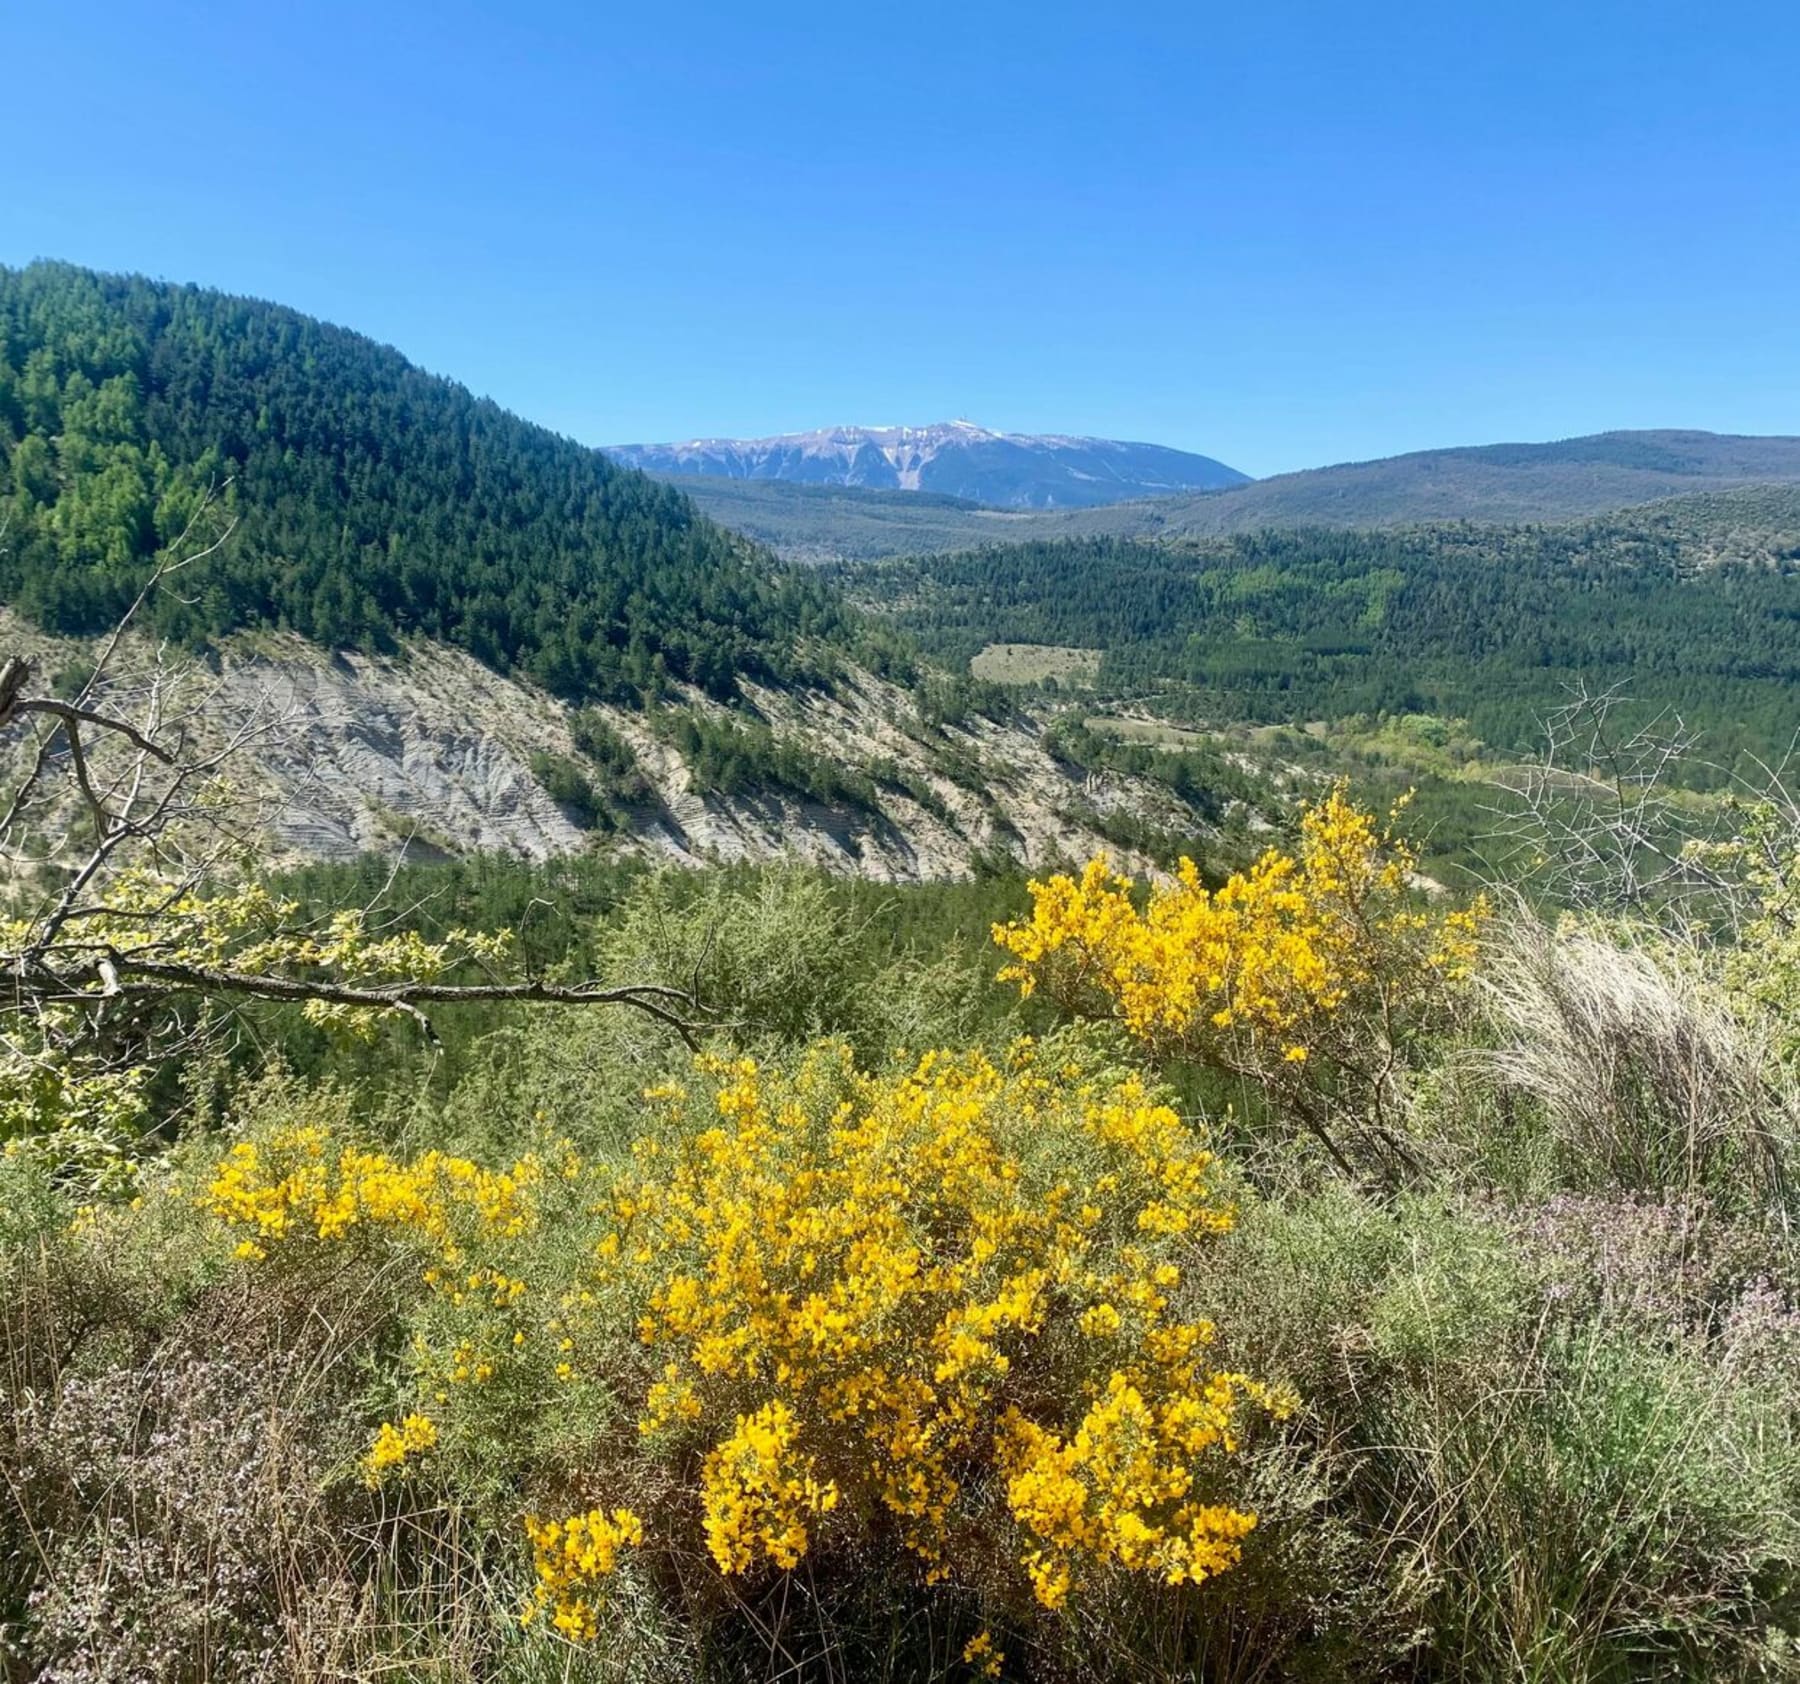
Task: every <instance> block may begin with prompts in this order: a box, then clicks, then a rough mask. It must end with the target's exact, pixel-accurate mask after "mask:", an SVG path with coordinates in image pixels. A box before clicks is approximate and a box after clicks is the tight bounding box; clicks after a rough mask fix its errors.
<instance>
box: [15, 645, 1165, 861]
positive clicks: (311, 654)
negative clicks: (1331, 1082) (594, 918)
mask: <svg viewBox="0 0 1800 1684" xmlns="http://www.w3.org/2000/svg"><path fill="white" fill-rule="evenodd" d="M0 632H4V633H5V634H6V636H7V638H8V640H9V641H10V642H16V643H19V645H20V647H21V648H22V649H23V648H24V647H25V644H26V642H30V643H31V645H32V648H31V652H32V653H33V654H34V655H35V656H36V657H37V658H38V659H39V661H40V662H50V663H55V662H57V661H60V660H68V659H71V658H79V655H80V653H81V652H80V650H79V649H77V648H75V647H74V646H73V645H59V644H58V643H57V641H56V640H53V639H45V638H42V637H41V636H38V635H36V634H31V633H29V632H27V630H26V629H25V628H23V627H21V626H19V625H18V624H17V622H16V621H14V620H13V619H12V617H11V616H7V615H5V614H4V612H3V611H0ZM152 659H153V655H152V652H151V651H150V650H149V649H148V648H147V647H146V648H145V649H142V650H138V651H135V652H133V653H132V655H131V662H129V663H125V664H127V665H129V664H133V663H135V664H137V665H138V668H139V670H138V673H137V674H136V675H135V676H134V675H133V674H131V673H129V672H127V673H125V674H124V675H123V677H122V680H121V682H122V684H123V685H124V686H125V688H126V689H129V688H130V686H131V685H132V684H134V683H136V682H138V681H139V679H141V676H142V672H143V671H144V670H146V669H147V665H148V663H149V662H150V661H151V660H152ZM46 670H48V669H46ZM187 689H188V691H189V693H190V694H191V695H193V696H194V697H196V698H197V700H196V701H195V702H194V704H193V710H192V712H191V714H190V715H189V716H188V717H187V719H186V722H185V724H184V726H183V729H184V730H185V731H186V732H187V735H188V740H189V741H190V742H195V743H201V744H208V745H216V744H217V743H219V742H222V741H226V740H231V739H239V738H241V739H242V740H243V743H244V747H243V749H242V751H241V753H240V754H239V756H238V759H237V762H236V769H235V771H234V773H233V778H234V782H235V783H237V784H240V785H242V786H243V787H244V788H245V790H246V791H247V792H248V793H251V794H253V795H254V796H255V797H256V805H257V809H258V811H259V814H260V815H261V816H260V823H261V825H262V829H263V832H264V834H265V835H266V836H267V839H268V844H269V849H270V854H271V857H272V858H277V859H280V858H287V859H327V860H333V859H335V860H346V859H353V858H355V857H357V856H359V855H363V854H370V853H373V854H382V855H388V856H390V857H393V856H398V857H402V858H414V859H430V858H439V857H449V856H453V855H460V854H470V853H478V852H499V853H508V854H512V855H514V856H516V857H519V858H523V859H530V860H547V859H551V858H554V857H556V856H558V855H566V854H572V853H576V852H579V851H582V850H584V849H588V848H591V847H594V846H608V847H613V848H617V849H619V850H622V851H626V852H635V853H638V854H641V855H645V856H648V857H650V858H653V859H660V860H664V861H667V862H669V863H671V864H678V865H692V866H698V865H704V864H708V863H714V862H729V861H738V860H743V861H756V860H768V859H776V858H781V857H789V858H799V859H803V860H806V861H809V862H811V863H813V864H816V865H819V866H821V867H823V868H825V869H827V870H831V871H837V872H841V873H845V874H854V875H861V876H866V877H870V878H873V879H876V880H880V881H889V882H904V881H916V880H920V879H926V878H951V877H963V876H968V875H969V874H971V873H972V872H973V870H974V869H975V866H976V863H977V861H978V860H981V859H983V858H991V857H993V856H995V855H996V854H1006V855H1009V856H1011V857H1012V858H1014V859H1016V860H1018V861H1019V862H1020V863H1021V864H1024V865H1026V866H1029V867H1033V868H1035V867H1040V866H1046V865H1049V864H1052V863H1060V862H1064V861H1068V860H1072V859H1079V858H1083V857H1086V856H1087V855H1089V854H1092V853H1093V852H1095V851H1097V850H1098V849H1100V848H1102V847H1104V846H1106V844H1105V842H1104V840H1103V838H1102V837H1101V835H1100V834H1099V831H1098V829H1097V825H1098V824H1099V822H1100V821H1101V820H1102V819H1103V818H1104V817H1106V816H1109V815H1112V814H1115V813H1129V814H1132V815H1134V816H1136V817H1140V818H1143V819H1145V820H1147V821H1148V822H1149V823H1151V824H1152V825H1156V826H1161V827H1164V828H1168V829H1179V830H1182V831H1184V832H1186V833H1192V832H1194V831H1195V830H1196V829H1197V828H1198V826H1197V825H1196V822H1195V820H1194V817H1193V815H1192V814H1191V813H1190V812H1188V811H1187V810H1186V809H1185V808H1183V807H1182V806H1181V804H1180V803H1179V802H1178V801H1177V800H1176V799H1175V798H1174V797H1173V796H1172V795H1171V793H1170V792H1169V790H1168V789H1167V788H1166V787H1165V786H1163V785H1160V784H1157V783H1155V782H1152V781H1150V780H1145V779H1134V778H1128V777H1123V776H1119V775H1115V774H1105V775H1101V776H1086V775H1082V774H1073V775H1072V774H1071V772H1070V771H1069V769H1067V768H1066V767H1064V766H1063V765H1061V764H1060V763H1059V762H1057V761H1056V760H1055V759H1054V758H1053V757H1052V756H1051V755H1050V754H1049V753H1048V752H1047V751H1046V750H1045V749H1044V747H1043V744H1042V742H1041V740H1040V736H1039V732H1038V729H1037V727H1036V726H1035V725H1033V724H1031V723H1029V722H1021V723H1010V724H998V723H996V722H994V721H992V720H987V719H972V720H970V721H969V722H968V723H967V724H966V725H964V726H960V727H927V726H926V725H925V724H924V722H923V721H922V720H921V719H920V717H919V715H918V713H917V711H916V708H915V706H914V703H913V700H912V698H911V696H910V695H909V694H908V693H907V692H905V691H903V690H901V689H899V688H897V687H896V686H894V685H891V684H889V683H886V682H885V681H883V680H880V679H877V678H875V677H873V676H872V675H870V674H867V673H856V674H852V675H851V676H850V678H849V679H848V680H846V681H845V682H844V683H842V684H841V685H840V686H839V687H838V689H837V691H836V692H835V693H831V694H826V693H822V692H804V693H800V692H785V691H776V690H764V689H758V688H755V687H749V688H748V689H747V693H746V698H745V700H746V703H747V705H748V709H749V710H750V712H751V713H752V714H753V715H754V716H755V717H756V719H757V721H758V724H759V726H761V727H766V728H767V730H768V731H769V732H770V733H772V734H773V737H774V739H775V741H776V742H777V743H780V744H783V745H789V746H791V747H793V748H794V749H796V750H799V751H803V752H804V753H805V754H806V755H810V756H812V757H815V758H816V759H817V760H818V761H823V762H829V763H831V764H832V765H833V766H836V767H838V768H841V769H843V770H845V771H847V772H851V773H854V774H856V775H857V777H858V778H859V779H860V782H861V785H862V787H863V788H864V790H865V792H866V791H873V794H872V795H869V794H866V793H865V796H864V797H863V798H862V799H859V800H856V801H854V802H852V801H842V802H829V803H828V802H824V801H819V800H814V799H810V798H806V797H803V796H800V795H798V794H796V793H795V792H794V791H792V790H790V789H787V788H784V787H780V786H770V787H767V788H760V789H752V790H749V791H742V790H740V791H738V792H736V793H733V794H730V795H727V794H725V793H723V792H721V791H718V790H715V789H710V788H708V787H707V786H706V785H705V784H704V783H703V782H702V781H701V780H700V779H699V778H697V776H696V774H695V771H694V768H693V767H692V766H690V765H689V764H688V762H687V761H686V760H685V759H684V758H683V757H682V755H681V754H680V752H679V751H678V750H677V749H676V748H675V746H673V744H672V743H670V742H669V741H667V740H665V739H664V737H662V736H660V735H658V734H657V732H656V731H655V730H653V729H652V727H651V724H650V722H649V721H648V720H647V719H646V718H645V716H644V715H642V714H640V713H637V712H634V711H630V710H627V709H623V708H612V707H608V708H600V709H596V710H594V711H596V712H599V713H601V714H603V715H604V716H605V718H606V721H607V723H608V724H609V725H610V726H611V727H612V729H613V730H614V731H615V732H616V733H617V735H618V736H619V737H620V738H622V739H623V740H624V741H625V742H626V743H628V744H629V745H630V747H631V750H632V753H633V755H634V756H635V757H636V761H637V769H638V772H639V774H640V777H641V780H642V785H643V788H642V790H641V791H640V792H638V793H637V794H635V795H634V797H633V799H632V801H631V804H630V806H629V808H628V809H627V810H626V811H625V812H624V814H623V815H622V817H623V818H624V819H625V820H626V821H627V822H626V826H625V828H624V829H623V831H619V832H615V833H613V834H610V835H608V836H606V837H605V838H603V839H602V838H599V837H597V835H596V833H594V832H592V831H590V830H587V829H584V828H583V826H582V823H581V822H580V815H579V814H577V813H575V812H572V811H569V810H565V809H564V808H563V807H562V806H560V805H559V804H558V803H557V802H556V801H555V800H554V799H553V798H552V797H551V795H550V794H549V793H548V792H547V791H546V790H545V788H544V786H543V784H542V783H541V782H540V781H539V779H538V777H537V776H536V775H535V774H534V772H533V769H532V765H533V760H534V757H536V756H540V755H545V754H548V755H551V756H554V757H557V758H559V759H562V760H565V761H569V762H573V763H575V764H577V765H580V764H581V763H582V760H581V754H580V751H579V749H578V748H577V747H576V744H575V741H574V739H573V737H572V735H571V731H570V714H569V710H568V709H567V708H566V707H565V705H564V704H563V703H561V702H559V701H558V700H556V699H555V698H554V697H552V696H549V695H547V694H545V693H544V692H542V691H540V690H538V689H536V688H534V687H533V686H531V685H529V684H524V683H520V682H518V681H516V680H514V679H509V678H505V677H502V676H501V675H499V674H498V673H495V672H493V671H491V670H490V669H488V668H487V667H484V666H482V665H481V664H480V663H479V662H477V661H476V660H474V659H473V658H472V657H470V656H468V655H465V654H463V653H462V652H460V651H458V650H453V649H449V648H446V647H444V646H442V645H437V644H418V645H415V646H414V647H412V648H411V649H409V650H407V651H406V652H405V653H403V654H401V655H399V656H395V657H391V658H390V657H376V656H366V655H360V654H343V653H340V654H327V653H325V652H323V651H321V650H319V649H318V648H316V647H315V646H313V645H311V644H309V643H306V642H305V641H303V640H302V639H300V638H297V637H291V636H286V635H267V634H259V635H256V636H246V637H242V638H238V639H235V640H232V641H231V642H230V643H228V644H227V645H226V646H225V648H224V649H223V651H222V652H221V653H220V654H219V656H218V657H217V658H216V660H215V661H214V662H213V663H211V671H210V672H207V671H198V672H196V673H194V674H191V675H190V676H189V679H188V681H187ZM679 705H681V706H684V707H686V708H689V709H691V710H693V711H694V712H696V713H702V714H711V715H714V716H715V717H716V716H720V715H721V714H722V710H720V709H719V708H718V706H717V704H715V703H712V702H710V701H708V700H707V699H706V698H705V697H703V696H701V695H699V694H697V693H695V694H691V695H687V696H684V697H682V698H681V699H680V704H679ZM1113 852H1114V853H1115V855H1116V856H1117V857H1118V858H1119V860H1120V863H1121V864H1123V865H1127V866H1131V867H1133V868H1136V867H1141V866H1142V865H1144V864H1145V863H1147V862H1144V861H1140V860H1137V859H1135V858H1134V857H1133V856H1132V855H1131V854H1130V853H1129V851H1127V850H1119V849H1117V848H1114V849H1113Z"/></svg>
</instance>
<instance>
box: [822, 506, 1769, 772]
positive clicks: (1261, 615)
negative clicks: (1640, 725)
mask: <svg viewBox="0 0 1800 1684" xmlns="http://www.w3.org/2000/svg"><path fill="white" fill-rule="evenodd" d="M844 576H845V577H846V578H849V579H851V580H853V581H854V582H855V584H856V588H857V589H858V590H859V591H860V592H861V593H862V595H863V597H864V599H865V601H866V602H867V603H868V604H869V605H870V606H871V607H880V606H882V605H884V604H885V605H887V608H888V611H889V612H890V613H891V615H892V617H893V619H894V620H895V621H896V622H897V623H898V624H899V625H900V626H902V627H904V628H905V629H906V630H908V631H910V632H912V633H913V634H915V635H917V636H918V637H920V638H921V639H922V640H923V641H924V642H925V643H926V644H927V646H928V647H930V648H931V649H932V650H933V651H934V652H936V653H938V654H939V655H941V656H943V657H944V658H946V659H948V660H953V661H966V660H968V659H969V658H970V657H971V656H973V655H974V654H975V653H976V652H977V651H979V650H980V649H982V648H983V647H984V646H986V645H987V644H989V643H1022V644H1047V645H1060V646H1066V647H1072V648H1086V649H1098V650H1100V651H1102V652H1103V653H1102V659H1101V667H1100V675H1099V682H1100V684H1101V686H1102V688H1103V690H1105V691H1109V692H1111V693H1113V694H1120V693H1127V694H1144V693H1150V692H1154V693H1157V694H1158V695H1159V697H1160V699H1161V701H1162V702H1163V703H1164V704H1165V705H1173V706H1177V707H1180V706H1183V705H1185V706H1187V707H1191V708H1192V709H1193V710H1195V711H1197V712H1198V713H1200V714H1203V715H1205V716H1207V717H1212V718H1248V719H1261V720H1297V721H1304V720H1309V719H1331V718H1342V717H1345V716H1347V715H1352V714H1373V713H1383V712H1386V713H1411V712H1431V713H1439V714H1445V715H1450V716H1456V717H1461V718H1465V719H1468V720H1469V721H1471V722H1472V724H1473V726H1474V729H1475V730H1476V731H1477V732H1478V734H1479V735H1480V736H1481V737H1483V738H1484V739H1485V740H1487V741H1488V742H1490V743H1493V744H1495V745H1497V746H1506V747H1513V748H1523V747H1526V746H1528V745H1530V744H1531V743H1533V742H1535V741H1536V740H1537V738H1538V731H1539V721H1540V720H1541V719H1542V717H1543V715H1544V714H1545V713H1546V712H1547V711H1549V710H1551V709H1553V708H1555V707H1556V706H1558V705H1559V703H1560V702H1561V701H1562V700H1563V699H1564V698H1566V696H1567V694H1568V693H1569V691H1570V689H1571V688H1572V687H1573V686H1574V685H1575V684H1577V683H1578V682H1579V683H1585V684H1586V685H1588V686H1589V687H1590V688H1597V687H1605V686H1608V685H1619V686H1622V687H1623V688H1624V689H1626V690H1627V691H1628V692H1629V694H1630V695H1631V696H1632V697H1633V698H1635V700H1636V703H1637V705H1638V708H1639V710H1640V712H1643V713H1654V712H1657V711H1660V710H1665V709H1666V710H1670V711H1671V712H1673V713H1678V714H1679V715H1680V716H1681V717H1682V719H1683V720H1684V721H1685V722H1686V723H1687V724H1688V725H1689V726H1691V727H1697V728H1699V729H1701V730H1703V731H1704V732H1705V733H1706V734H1707V735H1708V737H1709V738H1710V739H1711V747H1712V748H1713V750H1714V752H1715V753H1717V754H1719V755H1721V756H1729V755H1731V754H1744V753H1758V754H1762V755H1765V756H1767V755H1772V754H1779V753H1780V752H1781V751H1782V749H1783V748H1784V747H1785V745H1786V743H1787V742H1788V740H1789V739H1790V738H1791V737H1792V735H1793V732H1794V730H1795V728H1796V725H1797V724H1800V704H1797V701H1796V696H1797V694H1800V692H1797V691H1796V688H1795V686H1796V684H1797V683H1800V490H1787V491H1759V492H1740V493H1733V494H1730V495H1728V496H1722V497H1718V498H1706V499H1684V500H1682V501H1681V502H1678V503H1670V504H1665V505H1660V506H1658V507H1656V508H1654V509H1650V510H1645V511H1639V512H1635V513H1631V514H1626V515H1618V516H1611V517H1607V518H1604V519H1600V520H1592V521H1582V522H1577V523H1572V524H1568V525H1563V526H1555V527H1511V528H1506V527H1483V526H1475V525H1470V524H1456V525H1438V526H1422V527H1414V528H1407V529H1403V530H1398V531H1375V532H1367V531H1364V532H1359V531H1353V530H1346V529H1326V528H1313V529H1302V530H1298V531H1291V532H1282V531H1268V532H1262V533H1258V534H1249V535H1243V536H1237V537H1231V538H1216V539H1208V540H1197V541H1196V540H1190V541H1187V542H1180V543H1178V542H1166V543H1162V544H1148V543H1141V542H1132V541H1129V540H1123V539H1110V538H1102V539H1091V540H1065V541H1061V542H1049V543H1034V544H1019V545H1007V546H989V547H987V548H984V549H980V550H974V551H968V552H964V553H961V554H957V555H951V556H937V557H930V558H917V559H913V560H908V561H897V562H891V563H887V564H885V565H882V566H879V567H869V568H864V569H862V570H859V571H858V570H846V572H845V575H844ZM1183 698H1185V701H1184V700H1183Z"/></svg>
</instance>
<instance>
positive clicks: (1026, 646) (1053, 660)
mask: <svg viewBox="0 0 1800 1684" xmlns="http://www.w3.org/2000/svg"><path fill="white" fill-rule="evenodd" d="M969 672H970V674H971V675H972V676H973V677H975V678H978V679H981V680H982V681H983V682H984V683H988V684H1042V683H1044V682H1045V680H1047V679H1054V680H1055V681H1056V682H1057V683H1058V684H1072V685H1078V686H1082V687H1085V686H1087V685H1091V684H1092V683H1093V682H1094V681H1095V680H1096V679H1097V678H1098V677H1099V676H1100V651H1099V650H1098V649H1075V648H1070V647H1067V646H1065V645H1062V644H1056V643H990V644H989V645H988V646H987V647H986V648H985V649H983V650H982V651H981V652H980V653H979V654H978V655H975V656H974V657H972V658H971V660H970V662H969Z"/></svg>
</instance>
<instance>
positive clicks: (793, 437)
mask: <svg viewBox="0 0 1800 1684" xmlns="http://www.w3.org/2000/svg"><path fill="white" fill-rule="evenodd" d="M607 454H608V455H610V456H612V457H614V458H615V459H616V460H618V461H620V462H624V463H626V464H627V465H628V466H630V467H633V468H642V469H644V470H645V471H646V472H648V473H653V474H658V475H662V476H669V477H681V478H686V477H687V476H689V475H704V476H709V477H712V478H716V479H730V480H780V481H786V482H789V483H792V484H799V485H831V486H856V487H862V488H866V489H870V490H880V491H909V492H918V491H929V492H937V493H940V494H942V495H945V496H949V497H960V498H966V499H968V500H969V501H972V502H976V503H985V504H988V505H990V506H991V507H995V508H1003V509H1084V508H1094V507H1098V506H1101V505H1103V504H1108V503H1120V502H1125V501H1127V500H1129V499H1132V498H1139V497H1157V496H1167V495H1172V494H1174V493H1177V492H1193V491H1219V490H1223V489H1224V488H1225V487H1227V486H1234V485H1243V484H1245V483H1247V481H1248V478H1249V476H1248V475H1246V474H1241V473H1239V472H1238V471H1237V469H1235V468H1228V467H1226V466H1225V464H1224V463H1223V462H1215V461H1214V460H1213V459H1212V458H1211V457H1210V456H1196V455H1193V454H1192V453H1191V452H1188V451H1185V450H1170V449H1168V448H1167V447H1166V446H1163V445H1158V444H1131V443H1126V442H1123V441H1120V440H1118V439H1092V438H1071V437H1064V436H1062V435H1053V434H1046V435H1035V434H1028V433H994V432H989V431H988V430H987V428H985V427H978V426H976V425H975V424H974V423H973V422H972V421H944V422H939V423H937V424H936V425H934V426H929V427H826V428H822V429H821V430H820V431H818V432H814V433H787V434H783V435H782V436H780V437H778V438H768V439H694V440H692V441H691V442H689V443H687V444H622V445H615V446H613V447H611V448H610V449H609V450H608V452H607Z"/></svg>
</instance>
